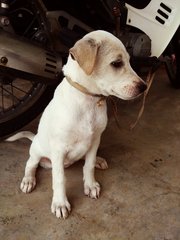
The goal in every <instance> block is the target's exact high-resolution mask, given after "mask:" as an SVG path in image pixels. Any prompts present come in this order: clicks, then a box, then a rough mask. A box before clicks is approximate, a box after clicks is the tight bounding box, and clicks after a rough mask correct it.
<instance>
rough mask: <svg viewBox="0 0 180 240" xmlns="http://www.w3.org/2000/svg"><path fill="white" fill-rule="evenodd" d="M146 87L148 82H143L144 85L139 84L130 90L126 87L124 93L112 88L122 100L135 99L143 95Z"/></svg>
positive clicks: (113, 92)
mask: <svg viewBox="0 0 180 240" xmlns="http://www.w3.org/2000/svg"><path fill="white" fill-rule="evenodd" d="M146 88H147V86H146V84H143V85H142V86H138V87H136V88H130V89H128V90H127V89H126V90H125V91H124V93H118V92H117V91H115V90H113V89H112V94H113V95H114V96H116V97H118V98H120V99H122V100H133V99H136V98H138V97H139V96H141V95H142V94H143V92H144V91H145V90H146Z"/></svg>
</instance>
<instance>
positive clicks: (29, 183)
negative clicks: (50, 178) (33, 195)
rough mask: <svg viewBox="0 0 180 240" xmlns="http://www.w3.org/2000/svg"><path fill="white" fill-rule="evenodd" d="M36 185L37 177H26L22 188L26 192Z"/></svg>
mask: <svg viewBox="0 0 180 240" xmlns="http://www.w3.org/2000/svg"><path fill="white" fill-rule="evenodd" d="M35 186H36V178H35V177H24V178H23V180H22V182H21V185H20V189H21V190H22V192H24V193H30V192H31V191H32V190H33V189H34V188H35Z"/></svg>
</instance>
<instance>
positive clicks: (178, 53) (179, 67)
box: [165, 27, 180, 88]
mask: <svg viewBox="0 0 180 240" xmlns="http://www.w3.org/2000/svg"><path fill="white" fill-rule="evenodd" d="M166 51H167V53H168V52H169V54H167V55H166V56H165V66H166V70H167V74H168V77H169V80H170V82H171V84H172V86H173V87H174V88H180V27H179V28H178V29H177V31H176V33H175V34H174V36H173V38H172V40H171V42H170V44H169V46H168V47H167V50H166ZM172 56H173V57H174V59H173V58H172Z"/></svg>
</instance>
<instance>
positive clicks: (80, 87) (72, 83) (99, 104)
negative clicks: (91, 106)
mask: <svg viewBox="0 0 180 240" xmlns="http://www.w3.org/2000/svg"><path fill="white" fill-rule="evenodd" d="M65 78H66V80H67V81H68V83H69V84H70V85H71V86H73V87H74V88H76V89H77V90H79V91H80V92H82V93H84V94H86V95H89V96H92V97H98V98H100V99H99V100H98V101H97V105H98V106H99V107H100V106H102V105H103V102H104V101H105V100H106V98H107V97H106V96H104V95H102V94H96V93H91V92H89V91H88V89H87V88H85V87H84V86H82V85H81V84H79V83H77V82H74V81H72V79H71V78H70V77H68V76H65Z"/></svg>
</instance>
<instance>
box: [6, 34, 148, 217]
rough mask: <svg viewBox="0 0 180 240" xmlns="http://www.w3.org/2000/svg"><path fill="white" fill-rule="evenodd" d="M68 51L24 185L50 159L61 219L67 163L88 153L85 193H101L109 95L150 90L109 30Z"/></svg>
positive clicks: (65, 210) (26, 187) (66, 206)
mask: <svg viewBox="0 0 180 240" xmlns="http://www.w3.org/2000/svg"><path fill="white" fill-rule="evenodd" d="M69 53H70V54H69V57H68V61H67V63H66V65H65V66H64V67H63V72H64V76H65V77H64V79H63V81H62V82H61V83H60V84H59V86H58V87H57V89H56V90H55V94H54V97H53V99H52V100H51V102H50V103H49V105H48V106H47V107H46V109H45V111H44V113H43V114H42V117H41V120H40V123H39V127H38V133H37V134H36V135H35V136H34V138H33V140H32V144H31V147H30V157H29V159H28V161H27V164H26V168H25V176H24V178H23V180H22V183H21V186H20V187H21V190H22V191H23V192H25V193H29V192H31V191H32V190H33V189H34V187H35V185H36V178H35V173H36V169H37V167H38V164H39V162H40V160H41V159H42V158H48V159H50V160H51V163H52V177H53V180H52V185H53V199H52V205H51V210H52V213H54V214H55V215H56V217H58V218H60V217H62V218H66V217H67V216H68V214H69V212H70V210H71V207H70V203H69V202H68V199H67V196H66V187H65V176H64V165H66V166H68V165H71V164H72V163H73V162H75V161H77V160H79V159H82V158H84V159H85V164H84V167H83V180H84V193H85V194H86V195H88V196H89V197H91V198H98V197H99V194H100V185H99V183H98V182H97V181H96V180H95V176H94V168H95V165H96V153H97V149H98V147H99V143H100V138H101V134H102V132H103V131H104V129H105V127H106V124H107V113H106V100H105V97H107V96H109V95H114V96H116V97H118V98H121V99H124V100H129V99H133V98H135V97H137V96H139V95H140V94H141V93H142V92H143V91H144V90H145V89H146V84H145V83H144V82H143V80H142V79H141V78H139V77H138V76H137V74H136V73H135V72H134V71H133V70H132V68H131V66H130V63H129V56H128V54H127V52H126V50H125V47H124V46H123V44H122V43H121V41H120V40H119V39H117V38H116V37H115V36H114V35H112V34H110V33H108V32H105V31H100V30H99V31H93V32H91V33H88V34H87V35H85V36H84V37H83V38H82V39H81V40H79V41H78V42H76V44H75V45H74V47H72V48H71V49H70V52H69ZM21 137H22V136H21ZM9 140H15V138H14V139H13V137H12V138H10V139H9ZM98 161H101V162H100V163H99V162H98V164H100V166H99V167H102V168H106V167H107V165H106V162H105V160H102V159H100V160H98ZM101 164H102V165H101Z"/></svg>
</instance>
